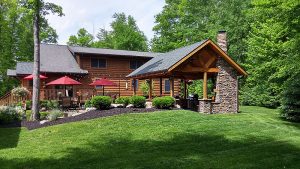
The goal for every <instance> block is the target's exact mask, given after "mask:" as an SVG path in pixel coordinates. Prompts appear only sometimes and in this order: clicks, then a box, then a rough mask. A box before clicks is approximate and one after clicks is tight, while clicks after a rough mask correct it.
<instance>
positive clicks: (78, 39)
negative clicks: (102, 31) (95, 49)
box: [68, 28, 93, 47]
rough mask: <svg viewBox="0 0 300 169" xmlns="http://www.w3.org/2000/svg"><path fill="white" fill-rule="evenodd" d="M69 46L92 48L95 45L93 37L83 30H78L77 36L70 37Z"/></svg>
mask: <svg viewBox="0 0 300 169" xmlns="http://www.w3.org/2000/svg"><path fill="white" fill-rule="evenodd" d="M68 45H71V46H85V47H91V46H92V45H93V35H92V34H90V33H89V32H88V31H87V30H85V29H84V28H81V29H79V30H78V32H77V35H71V36H70V37H69V41H68Z"/></svg>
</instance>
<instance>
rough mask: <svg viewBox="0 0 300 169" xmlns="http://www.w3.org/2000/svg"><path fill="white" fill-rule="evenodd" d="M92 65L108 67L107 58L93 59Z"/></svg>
mask: <svg viewBox="0 0 300 169" xmlns="http://www.w3.org/2000/svg"><path fill="white" fill-rule="evenodd" d="M91 67H94V68H105V67H106V60H105V59H96V58H92V59H91Z"/></svg>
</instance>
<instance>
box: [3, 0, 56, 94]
mask: <svg viewBox="0 0 300 169" xmlns="http://www.w3.org/2000/svg"><path fill="white" fill-rule="evenodd" d="M31 1H32V0H22V1H17V0H1V1H0V39H1V41H0V63H1V64H0V96H2V95H3V94H5V93H6V92H8V91H9V90H10V89H12V88H13V87H14V86H17V83H18V82H17V80H16V79H13V78H9V77H8V76H7V75H6V74H7V69H13V68H14V67H15V65H16V62H18V61H32V60H33V16H32V12H31V11H30V8H31V6H30V4H31ZM41 6H42V8H43V9H45V8H47V9H45V10H48V9H49V10H50V11H45V10H44V13H43V14H42V15H41V19H40V31H41V33H40V39H41V42H43V43H57V38H58V36H57V33H56V31H55V30H54V29H53V28H52V27H51V26H50V25H49V24H48V21H47V19H46V18H45V16H44V14H47V13H48V12H58V13H60V16H61V15H62V9H61V7H59V6H56V5H54V4H52V3H48V2H42V4H41Z"/></svg>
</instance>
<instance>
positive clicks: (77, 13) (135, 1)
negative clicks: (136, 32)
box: [45, 0, 165, 44]
mask: <svg viewBox="0 0 300 169" xmlns="http://www.w3.org/2000/svg"><path fill="white" fill-rule="evenodd" d="M45 1H46V2H52V3H55V4H57V5H60V6H61V7H62V8H63V12H64V14H65V16H62V17H59V16H57V15H52V14H51V15H48V16H47V19H48V21H49V24H50V25H51V26H52V27H53V28H54V29H55V30H56V32H57V34H58V38H59V39H58V44H66V43H67V42H68V39H69V36H71V35H75V34H76V33H77V31H78V30H79V29H80V28H85V29H86V30H87V31H88V32H90V33H91V34H94V35H96V34H97V32H98V31H99V28H105V29H108V30H109V29H110V23H111V22H112V20H113V18H112V15H113V14H114V13H116V12H118V13H120V12H124V13H125V14H126V15H132V16H133V17H134V18H135V20H136V21H137V25H138V27H139V28H140V30H141V31H143V32H144V33H145V35H146V36H147V38H148V40H150V39H151V38H152V37H153V35H154V32H153V31H152V28H153V26H154V24H155V23H154V22H155V19H154V16H155V15H157V14H158V13H160V12H161V11H162V9H163V6H164V4H165V3H164V0H126V1H125V0H45Z"/></svg>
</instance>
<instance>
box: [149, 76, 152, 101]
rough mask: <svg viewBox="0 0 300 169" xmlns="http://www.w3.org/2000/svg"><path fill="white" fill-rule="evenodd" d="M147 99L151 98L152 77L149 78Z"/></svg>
mask: <svg viewBox="0 0 300 169" xmlns="http://www.w3.org/2000/svg"><path fill="white" fill-rule="evenodd" d="M149 100H152V79H149Z"/></svg>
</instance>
